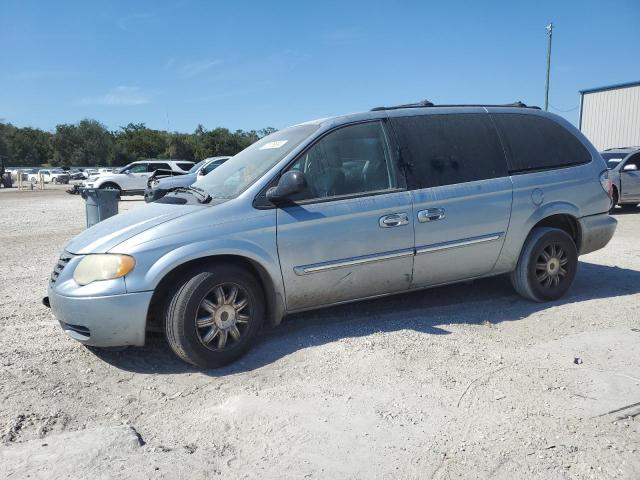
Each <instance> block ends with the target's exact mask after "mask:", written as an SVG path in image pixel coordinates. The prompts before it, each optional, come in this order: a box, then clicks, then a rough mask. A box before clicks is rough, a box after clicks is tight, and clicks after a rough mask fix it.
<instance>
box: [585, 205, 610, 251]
mask: <svg viewBox="0 0 640 480" xmlns="http://www.w3.org/2000/svg"><path fill="white" fill-rule="evenodd" d="M578 221H579V222H580V231H581V233H582V237H581V240H580V255H585V254H587V253H591V252H594V251H596V250H599V249H601V248H602V247H604V246H605V245H606V244H607V243H609V240H611V238H612V237H613V234H614V233H615V231H616V226H617V225H618V222H617V220H616V219H615V218H613V217H612V216H610V215H609V214H608V213H601V214H599V215H590V216H588V217H582V218H580V219H578Z"/></svg>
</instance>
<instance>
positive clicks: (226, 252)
mask: <svg viewBox="0 0 640 480" xmlns="http://www.w3.org/2000/svg"><path fill="white" fill-rule="evenodd" d="M611 190H612V186H611V182H610V181H609V178H608V173H607V168H606V165H605V163H604V161H603V159H602V157H601V156H600V154H599V153H598V152H597V151H596V150H595V149H594V147H593V146H592V145H591V143H589V141H588V140H587V139H586V138H585V137H584V136H583V135H582V134H581V133H580V132H579V131H578V130H576V128H575V127H573V126H572V125H571V124H569V123H568V122H567V121H565V120H564V119H562V118H560V117H558V116H555V115H552V114H549V113H546V112H543V111H541V110H539V109H537V108H530V107H526V106H524V105H521V104H520V105H518V106H515V105H514V106H433V105H432V104H430V103H428V102H420V103H417V104H409V105H402V106H399V107H379V108H375V109H373V110H372V111H370V112H366V113H359V114H353V115H346V116H340V117H335V118H327V119H322V120H316V121H312V122H307V123H303V124H300V125H296V126H293V127H290V128H286V129H284V130H281V131H278V132H276V133H273V134H272V135H269V136H267V137H265V138H263V139H261V140H259V141H258V142H256V143H254V144H253V145H251V146H250V147H249V148H247V149H245V150H243V151H242V152H240V153H239V154H238V155H236V156H235V157H233V158H232V159H231V160H229V161H227V162H226V163H225V164H223V165H221V166H220V167H218V168H217V169H216V170H214V171H213V172H212V173H210V174H209V175H207V176H205V177H203V178H202V179H200V180H198V181H197V182H196V183H195V184H194V185H193V186H191V187H188V189H185V190H180V191H178V192H172V193H169V194H167V195H166V196H165V197H163V198H162V199H160V200H158V201H157V202H154V203H151V204H148V205H146V206H144V207H141V208H136V209H134V210H130V211H127V212H125V213H121V214H119V215H116V216H115V217H112V218H110V219H108V220H106V221H103V222H101V223H99V224H97V225H95V226H94V227H92V228H90V229H88V230H86V231H84V232H83V233H81V234H80V235H78V236H77V237H76V238H74V239H73V240H71V241H70V242H69V243H68V244H67V245H66V246H65V249H64V252H63V253H62V255H61V257H60V259H59V261H58V263H57V265H56V266H55V268H54V271H53V273H52V275H51V279H50V281H49V287H48V298H46V299H45V303H46V304H50V306H51V310H52V312H53V314H54V315H55V316H56V318H57V319H58V320H59V322H60V324H61V326H62V328H63V329H64V331H65V332H66V333H67V334H68V335H69V336H71V337H72V338H74V339H76V340H78V341H80V342H82V343H84V344H86V345H92V346H98V347H113V346H124V345H143V344H144V343H145V334H146V332H147V331H148V330H149V329H153V328H162V329H163V330H164V332H165V334H166V338H167V340H168V343H169V345H170V346H171V348H172V349H173V351H174V352H175V353H176V354H177V355H178V356H179V357H180V358H182V359H184V360H185V361H187V362H190V363H192V364H195V365H198V366H201V367H206V368H209V367H218V366H221V365H224V364H227V363H229V362H231V361H233V360H235V359H237V358H238V357H240V356H241V355H242V354H243V353H244V352H246V351H247V349H248V348H249V347H250V345H251V344H252V342H253V341H254V340H255V338H256V336H257V335H258V332H259V331H260V329H261V327H262V326H263V325H264V324H268V325H277V324H278V323H280V321H281V320H282V318H283V317H284V316H285V315H287V314H289V313H292V312H299V311H303V310H310V309H316V308H320V307H326V306H329V305H336V304H340V303H345V302H352V301H356V300H363V299H368V298H373V297H379V296H382V295H390V294H395V293H403V292H407V291H410V290H417V289H424V288H428V287H433V286H436V285H443V284H448V283H454V282H460V281H464V280H469V279H475V278H480V277H488V276H492V275H501V274H510V276H511V280H512V283H513V286H514V288H515V290H516V291H517V292H518V293H520V294H521V295H523V296H524V297H526V298H528V299H530V300H533V301H536V302H543V301H552V300H555V299H558V298H559V297H561V296H562V295H563V294H565V293H566V292H567V290H568V289H569V287H570V286H571V284H572V282H573V280H574V277H575V275H576V269H577V268H578V255H582V254H586V253H589V252H592V251H594V250H597V249H599V248H602V247H604V246H605V245H606V244H607V243H608V242H609V240H610V239H611V237H612V235H613V233H614V231H615V228H616V221H615V220H614V219H613V218H611V217H610V216H609V215H608V214H607V212H608V210H609V205H610V201H611V199H610V195H611ZM399 305H401V304H399Z"/></svg>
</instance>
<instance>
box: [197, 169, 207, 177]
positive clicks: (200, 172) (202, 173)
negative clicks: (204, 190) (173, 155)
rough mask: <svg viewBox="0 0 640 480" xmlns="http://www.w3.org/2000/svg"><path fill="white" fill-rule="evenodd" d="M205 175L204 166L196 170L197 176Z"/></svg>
mask: <svg viewBox="0 0 640 480" xmlns="http://www.w3.org/2000/svg"><path fill="white" fill-rule="evenodd" d="M205 175H206V173H205V171H204V168H203V169H202V170H200V171H199V172H198V176H199V177H204V176H205Z"/></svg>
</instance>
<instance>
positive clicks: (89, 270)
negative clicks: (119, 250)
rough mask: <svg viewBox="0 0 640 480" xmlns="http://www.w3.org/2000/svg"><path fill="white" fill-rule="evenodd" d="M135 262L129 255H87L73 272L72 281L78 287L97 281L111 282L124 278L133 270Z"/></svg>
mask: <svg viewBox="0 0 640 480" xmlns="http://www.w3.org/2000/svg"><path fill="white" fill-rule="evenodd" d="M135 265H136V261H135V260H134V258H133V257H130V256H129V255H119V254H112V253H104V254H96V255H87V256H86V257H84V258H83V259H82V260H80V263H78V266H77V267H76V269H75V270H74V272H73V279H74V280H75V281H76V283H77V284H78V285H88V284H90V283H91V282H97V281H99V280H113V279H114V278H120V277H124V276H125V275H126V274H127V273H129V272H130V271H131V270H133V267H135Z"/></svg>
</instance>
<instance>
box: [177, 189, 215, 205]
mask: <svg viewBox="0 0 640 480" xmlns="http://www.w3.org/2000/svg"><path fill="white" fill-rule="evenodd" d="M169 191H170V192H178V193H189V194H191V195H193V196H194V197H196V198H197V199H198V201H199V202H200V203H209V202H210V201H211V200H212V199H213V197H212V196H211V195H209V194H208V193H207V192H205V191H204V190H202V189H201V188H198V187H175V188H172V189H170V190H169Z"/></svg>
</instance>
